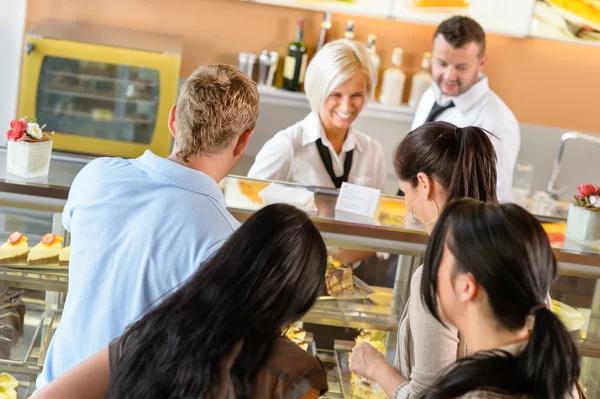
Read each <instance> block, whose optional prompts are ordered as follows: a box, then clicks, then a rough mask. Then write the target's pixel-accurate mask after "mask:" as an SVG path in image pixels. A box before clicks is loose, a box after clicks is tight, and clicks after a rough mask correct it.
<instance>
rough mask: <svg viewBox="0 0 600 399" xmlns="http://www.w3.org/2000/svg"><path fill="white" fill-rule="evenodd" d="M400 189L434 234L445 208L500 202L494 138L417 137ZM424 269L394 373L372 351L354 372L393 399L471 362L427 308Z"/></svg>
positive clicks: (445, 130) (430, 128)
mask: <svg viewBox="0 0 600 399" xmlns="http://www.w3.org/2000/svg"><path fill="white" fill-rule="evenodd" d="M394 168H395V170H396V175H397V176H398V185H399V187H400V189H401V190H402V191H403V192H404V194H405V202H406V207H407V209H408V211H409V213H410V214H411V216H409V217H412V218H414V219H416V220H417V221H419V222H421V223H422V224H424V225H425V227H426V228H427V231H428V232H429V233H431V231H432V230H433V227H434V226H435V223H436V221H437V219H438V217H439V215H440V212H441V211H442V210H443V209H444V207H445V206H446V204H447V203H448V202H450V201H452V200H455V199H459V198H464V197H467V198H473V199H477V200H481V201H488V202H494V203H496V202H498V200H497V197H496V153H495V151H494V146H493V145H492V142H491V141H490V139H489V137H488V133H487V132H486V131H484V130H483V129H480V128H478V127H473V126H470V127H464V128H458V127H456V126H454V125H452V124H450V123H447V122H432V123H427V124H425V125H423V126H421V127H419V128H417V129H415V130H413V131H412V132H410V133H409V134H408V135H407V136H406V137H405V138H404V139H403V140H402V141H401V142H400V145H399V146H398V148H397V149H396V153H395V155H394ZM422 273H423V268H422V267H419V268H417V270H416V271H415V273H414V274H413V276H412V278H411V286H410V287H411V288H410V299H409V300H408V302H407V303H406V305H405V307H404V311H403V313H402V316H401V318H400V323H399V325H398V345H397V351H396V361H395V364H394V367H392V365H390V364H389V363H388V362H387V361H386V359H385V357H384V356H383V355H382V354H381V353H379V352H378V351H376V350H375V349H374V348H373V347H372V346H370V345H369V344H367V343H363V344H360V345H358V346H356V347H355V349H354V351H353V353H354V354H353V356H352V357H351V364H350V367H351V368H352V371H353V372H354V373H356V374H358V375H361V376H363V377H367V378H370V379H371V380H374V381H375V382H377V383H378V384H379V385H380V386H381V388H382V389H383V390H384V391H385V392H386V393H387V395H388V396H389V397H391V398H392V397H393V398H409V397H410V398H412V397H415V396H419V395H421V394H422V392H423V391H424V390H425V389H427V387H429V386H431V384H433V383H434V382H435V380H436V379H437V378H438V376H439V375H440V374H441V373H442V372H443V371H444V369H445V368H446V367H448V366H449V365H451V364H453V363H454V362H455V361H456V359H457V358H461V357H464V356H466V346H465V341H464V340H462V339H461V337H459V334H458V330H457V329H456V328H455V327H452V326H450V327H449V328H445V327H444V326H442V325H440V324H439V323H438V322H437V320H436V319H435V317H434V316H433V315H432V314H431V313H430V312H428V311H427V309H426V308H425V305H424V304H423V302H422V301H421V300H420V292H419V287H420V286H421V276H422Z"/></svg>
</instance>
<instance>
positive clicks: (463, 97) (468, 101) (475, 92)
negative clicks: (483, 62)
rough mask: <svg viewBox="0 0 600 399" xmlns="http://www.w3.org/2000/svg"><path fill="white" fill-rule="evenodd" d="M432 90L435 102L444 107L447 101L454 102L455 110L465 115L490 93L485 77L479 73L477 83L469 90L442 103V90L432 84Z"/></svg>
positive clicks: (435, 84)
mask: <svg viewBox="0 0 600 399" xmlns="http://www.w3.org/2000/svg"><path fill="white" fill-rule="evenodd" d="M432 89H433V93H434V95H435V101H436V102H437V103H438V104H439V105H445V104H447V103H448V101H450V100H452V101H453V102H454V105H455V106H456V108H458V110H459V111H460V112H461V113H463V114H466V113H467V112H469V111H470V110H471V109H472V108H473V107H474V106H475V105H477V104H479V102H480V100H481V98H482V97H483V96H485V95H486V94H487V93H488V92H489V91H490V86H489V82H488V78H487V76H485V75H484V74H482V73H480V74H479V81H478V82H477V83H475V84H474V85H473V86H472V87H471V88H470V89H469V90H467V91H466V92H464V93H462V94H459V95H458V96H456V97H449V98H447V99H446V101H444V102H442V99H443V95H442V90H441V89H440V87H439V86H438V85H437V83H435V82H434V83H433V84H432Z"/></svg>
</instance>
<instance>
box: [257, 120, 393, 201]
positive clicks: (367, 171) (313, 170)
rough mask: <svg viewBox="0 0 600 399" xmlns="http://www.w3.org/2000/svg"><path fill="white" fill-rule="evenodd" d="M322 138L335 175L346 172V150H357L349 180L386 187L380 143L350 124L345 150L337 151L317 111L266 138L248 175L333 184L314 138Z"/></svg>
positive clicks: (332, 185)
mask: <svg viewBox="0 0 600 399" xmlns="http://www.w3.org/2000/svg"><path fill="white" fill-rule="evenodd" d="M319 138H320V139H321V141H322V142H323V144H324V145H325V146H326V147H327V148H328V149H329V152H330V154H331V161H332V166H333V171H334V173H335V175H336V176H338V177H339V176H342V175H343V174H344V161H345V159H346V154H347V153H348V152H349V151H351V150H354V152H353V155H352V168H351V169H350V174H349V176H348V183H353V184H358V185H361V186H366V187H371V188H376V189H379V190H383V189H384V187H385V163H384V156H383V148H382V147H381V144H379V142H378V141H377V140H375V139H373V138H372V137H370V136H367V135H366V134H363V133H360V132H358V131H356V130H355V129H352V128H350V129H349V131H348V135H347V136H346V141H344V144H343V145H342V152H341V153H340V155H337V154H336V153H335V150H334V149H333V146H332V145H331V143H330V142H329V140H327V137H326V135H325V131H324V129H323V126H322V124H321V121H320V120H319V117H318V116H317V115H316V114H314V113H310V114H309V115H308V116H307V117H306V118H304V120H302V121H300V122H298V123H296V124H294V125H292V126H290V127H288V128H287V129H284V130H282V131H280V132H278V133H277V134H275V136H273V138H271V139H270V140H269V141H267V142H266V143H265V145H264V146H263V148H262V149H261V150H260V152H259V153H258V155H257V156H256V160H255V161H254V165H252V168H250V172H248V177H251V178H256V179H265V180H279V181H289V182H294V183H298V184H302V185H306V186H319V187H332V188H334V187H335V185H334V184H333V181H331V177H329V174H328V173H327V170H326V169H325V165H324V164H323V161H322V160H321V157H320V156H319V151H318V150H317V145H316V143H315V142H316V141H317V140H318V139H319Z"/></svg>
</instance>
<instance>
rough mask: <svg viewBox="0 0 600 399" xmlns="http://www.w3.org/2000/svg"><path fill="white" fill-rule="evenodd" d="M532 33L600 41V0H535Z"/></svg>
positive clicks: (583, 40) (555, 37) (593, 41)
mask: <svg viewBox="0 0 600 399" xmlns="http://www.w3.org/2000/svg"><path fill="white" fill-rule="evenodd" d="M531 36H534V37H541V38H546V39H554V40H565V41H573V42H578V43H583V44H594V45H600V0H536V2H535V9H534V13H533V18H532V20H531Z"/></svg>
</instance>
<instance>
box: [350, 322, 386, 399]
mask: <svg viewBox="0 0 600 399" xmlns="http://www.w3.org/2000/svg"><path fill="white" fill-rule="evenodd" d="M385 335H386V333H385V331H379V330H363V331H361V333H360V335H359V336H358V337H356V344H357V345H358V344H360V343H361V342H367V343H369V344H371V345H372V346H373V347H374V348H375V349H376V350H377V351H379V352H381V353H382V354H384V355H385V354H386V351H387V348H386V347H385V343H384V341H385ZM350 385H351V389H352V395H353V397H354V398H362V399H373V398H375V399H384V398H387V395H386V393H385V392H384V391H383V389H381V387H380V386H379V385H377V384H376V383H375V382H373V381H371V380H369V379H367V378H364V377H359V376H357V375H356V374H354V373H352V377H351V378H350Z"/></svg>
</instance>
